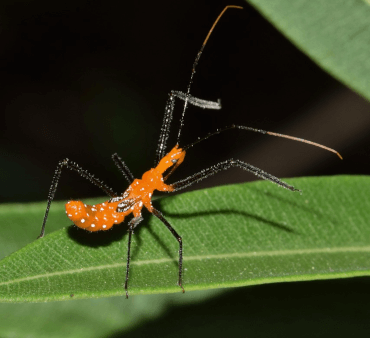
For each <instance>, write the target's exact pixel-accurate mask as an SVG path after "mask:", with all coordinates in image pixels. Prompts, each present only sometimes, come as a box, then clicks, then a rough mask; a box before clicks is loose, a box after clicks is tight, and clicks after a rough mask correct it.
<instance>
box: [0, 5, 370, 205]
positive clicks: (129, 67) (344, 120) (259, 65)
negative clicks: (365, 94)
mask: <svg viewBox="0 0 370 338" xmlns="http://www.w3.org/2000/svg"><path fill="white" fill-rule="evenodd" d="M232 3H233V4H235V5H241V6H243V7H244V10H236V9H231V10H229V11H228V12H227V13H226V14H225V16H224V17H223V18H222V20H221V21H220V23H219V25H218V26H217V28H216V29H215V31H214V33H213V35H212V36H211V39H210V40H209V43H208V44H207V46H206V48H205V51H204V53H203V56H202V58H201V60H200V63H199V66H198V68H197V74H196V76H195V78H194V85H193V87H192V93H193V95H195V96H198V97H201V98H203V99H208V100H217V99H218V98H220V99H221V100H222V104H223V109H222V110H221V111H204V110H202V109H199V108H193V107H191V108H190V109H189V110H188V113H187V116H186V120H185V122H186V125H185V128H184V131H183V139H182V144H183V145H184V144H187V143H189V142H192V141H193V140H195V139H196V137H198V136H202V135H205V134H206V133H207V132H209V131H212V130H215V129H216V128H219V127H222V126H225V125H229V124H231V123H236V124H242V125H247V126H252V127H257V128H261V129H266V130H272V131H276V132H280V133H286V134H291V135H294V136H299V137H302V138H306V139H310V140H313V141H316V142H319V143H323V144H325V145H327V146H329V147H333V148H335V149H337V150H338V151H339V152H340V153H342V155H343V157H344V161H340V160H339V159H338V158H337V157H336V156H335V155H333V154H331V153H329V152H325V151H323V150H321V149H317V148H314V147H311V146H307V145H302V144H300V143H298V142H292V141H286V140H281V139H277V138H275V137H269V136H264V135H259V134H253V133H248V132H243V131H239V132H226V133H225V134H224V135H222V136H217V137H214V138H213V139H211V140H209V141H207V142H204V143H202V144H200V145H198V146H197V147H196V148H194V149H192V150H191V151H189V152H188V154H187V158H186V161H185V163H184V164H183V165H182V166H181V169H179V170H178V172H176V174H175V175H174V176H173V180H176V179H179V178H183V177H185V176H186V175H190V174H192V173H194V172H196V171H198V170H200V169H203V168H205V167H207V166H210V165H212V164H215V163H217V162H219V161H222V160H225V159H228V158H230V157H234V158H239V159H241V160H244V161H247V162H249V163H251V164H253V165H255V166H258V167H260V168H262V169H264V170H265V171H268V172H270V173H271V174H274V175H276V176H279V177H293V176H307V175H335V174H367V173H368V161H369V154H368V152H367V148H368V145H369V143H370V134H369V133H368V129H369V127H370V114H369V112H370V106H369V104H368V103H367V102H366V101H365V100H363V99H362V98H360V97H359V96H357V95H356V94H354V93H353V92H351V91H350V90H348V89H347V88H345V87H344V86H343V85H341V84H340V83H338V82H337V81H336V80H334V79H333V78H332V77H331V76H329V75H328V74H327V73H325V72H324V71H322V70H321V69H320V68H318V67H317V66H316V65H315V64H314V63H313V62H312V61H311V60H310V59H309V58H308V57H307V56H305V55H303V54H302V53H301V52H300V51H299V50H297V49H296V48H295V47H294V46H293V45H292V44H291V43H290V42H289V41H288V40H286V39H285V38H284V37H283V36H282V35H281V34H280V33H279V32H278V31H276V30H275V28H274V27H273V26H272V25H271V24H270V23H269V22H267V21H266V20H265V19H264V18H263V17H262V16H261V15H260V14H259V13H258V12H256V11H255V10H254V9H253V8H252V7H250V6H249V5H248V4H246V3H244V2H243V1H234V2H232ZM226 4H230V3H229V2H226V1H212V2H206V1H196V2H195V1H188V2H171V1H161V2H150V1H147V2H144V3H143V2H140V3H139V2H122V1H120V2H118V1H105V2H102V1H64V2H60V3H55V2H45V1H32V2H27V1H24V2H14V1H8V2H7V1H5V2H2V10H1V35H0V38H1V62H0V64H1V69H0V82H1V92H0V97H1V98H0V102H1V107H0V111H1V114H2V115H3V116H4V118H3V119H2V121H3V122H2V123H1V124H0V130H1V132H0V137H1V140H0V183H1V189H0V194H1V201H2V202H24V201H42V200H46V197H47V192H48V189H49V186H50V183H51V179H52V176H53V172H54V170H55V167H56V165H57V163H58V161H59V160H61V159H63V158H65V157H68V158H70V159H72V160H74V161H76V162H77V163H79V164H80V165H81V166H82V167H83V168H85V169H88V170H89V171H90V172H92V173H94V174H95V175H96V176H97V177H99V178H101V179H102V180H103V181H104V182H106V183H107V184H108V185H110V186H112V187H113V188H114V190H116V191H123V190H124V189H125V188H126V183H125V181H124V180H123V178H122V177H121V175H120V173H119V172H118V170H117V169H116V168H115V166H114V164H113V162H112V161H111V158H110V156H111V154H112V153H114V152H118V153H119V154H120V156H121V157H122V158H123V159H124V160H125V162H126V163H127V164H128V165H129V167H130V168H131V170H132V172H133V173H134V175H135V176H141V174H142V173H143V172H144V171H145V170H147V169H149V168H150V167H152V166H153V161H154V155H155V150H156V145H157V139H158V136H159V129H160V126H161V123H162V116H163V112H164V107H165V103H166V100H167V95H168V93H169V92H170V90H171V89H175V90H183V91H184V90H186V86H187V83H188V80H189V77H190V71H191V67H192V63H193V61H194V58H195V55H196V53H197V52H198V50H199V48H200V46H201V44H202V42H203V40H204V38H205V36H206V34H207V32H208V30H209V29H210V27H211V25H212V23H213V21H214V20H215V18H216V17H217V15H218V14H219V13H220V11H221V10H222V9H223V7H224V6H225V5H226ZM180 113H181V104H180V102H178V104H177V109H176V114H177V115H175V118H174V122H175V123H174V124H173V134H176V133H177V127H178V123H177V122H178V119H179V116H180ZM174 142H175V139H174V138H172V139H171V140H170V144H169V146H170V147H172V146H173V145H174ZM254 179H255V177H254V176H252V175H250V174H248V173H244V172H240V171H239V170H238V169H233V170H232V171H229V172H224V173H221V174H218V175H216V176H215V177H213V178H211V179H209V180H207V181H204V183H202V184H201V185H199V186H197V188H200V187H204V186H215V185H220V184H226V183H234V182H245V181H248V180H254ZM101 194H102V193H101V192H100V191H99V190H98V189H97V188H95V187H94V186H91V185H90V184H89V183H88V182H85V181H84V180H83V179H81V178H80V177H78V176H77V175H76V174H75V173H71V172H68V173H65V174H63V177H62V179H61V182H60V186H59V190H58V192H57V195H56V198H57V199H68V198H74V199H76V198H83V197H87V196H99V195H101Z"/></svg>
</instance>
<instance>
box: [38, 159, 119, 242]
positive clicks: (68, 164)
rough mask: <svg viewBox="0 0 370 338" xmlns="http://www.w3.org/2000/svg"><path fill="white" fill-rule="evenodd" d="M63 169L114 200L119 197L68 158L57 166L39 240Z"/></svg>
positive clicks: (43, 232) (43, 231) (42, 234)
mask: <svg viewBox="0 0 370 338" xmlns="http://www.w3.org/2000/svg"><path fill="white" fill-rule="evenodd" d="M63 167H66V168H68V169H70V170H72V171H76V172H77V173H78V174H79V175H80V176H82V177H84V178H86V179H87V180H89V181H90V182H91V183H92V184H95V185H96V186H97V187H99V188H100V189H102V190H103V191H104V192H105V193H106V194H107V195H108V196H110V197H112V198H113V197H117V194H116V193H115V192H114V191H113V190H112V189H111V188H109V187H108V186H107V185H105V184H104V183H103V182H102V181H100V180H99V179H97V178H96V177H94V175H92V174H90V173H88V172H87V171H86V170H84V169H82V168H81V167H80V166H79V165H78V164H77V163H75V162H72V161H70V160H69V159H68V158H66V159H64V160H63V161H60V162H59V164H58V166H57V169H56V170H55V174H54V177H53V181H52V183H51V186H50V190H49V195H48V203H47V206H46V211H45V216H44V220H43V222H42V226H41V232H40V235H39V237H37V238H41V237H44V234H45V225H46V221H47V218H48V215H49V210H50V205H51V202H52V201H53V199H54V196H55V192H56V190H57V187H58V182H59V179H60V175H61V174H62V168H63Z"/></svg>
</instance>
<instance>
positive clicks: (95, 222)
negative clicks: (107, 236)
mask: <svg viewBox="0 0 370 338" xmlns="http://www.w3.org/2000/svg"><path fill="white" fill-rule="evenodd" d="M119 203H120V202H112V203H109V202H104V203H100V204H96V205H87V204H84V203H82V202H81V201H70V202H68V203H67V204H66V213H67V216H68V218H69V219H70V220H71V221H72V222H73V223H74V224H75V225H76V226H78V227H79V228H82V229H85V230H89V231H99V230H108V229H110V228H111V227H112V226H113V225H114V224H119V223H122V222H123V220H124V219H125V216H126V215H127V214H128V213H123V212H116V210H117V206H118V204H119Z"/></svg>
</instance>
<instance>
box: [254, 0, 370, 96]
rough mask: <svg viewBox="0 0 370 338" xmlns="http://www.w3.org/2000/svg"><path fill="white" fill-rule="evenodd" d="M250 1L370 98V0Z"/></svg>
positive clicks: (326, 66)
mask: <svg viewBox="0 0 370 338" xmlns="http://www.w3.org/2000/svg"><path fill="white" fill-rule="evenodd" d="M248 2H249V3H251V4H252V5H253V6H255V8H256V9H257V10H259V11H260V12H261V13H262V15H264V16H265V17H266V18H267V20H269V21H270V22H271V23H272V24H273V25H275V26H276V28H278V29H279V30H280V31H281V32H282V33H283V34H285V35H286V36H287V37H288V38H289V39H290V40H291V41H292V42H293V43H294V44H295V45H296V46H297V47H298V48H300V49H301V50H302V51H303V52H304V53H305V54H307V55H308V56H310V57H311V58H312V60H314V61H315V62H316V63H317V64H319V65H320V66H321V67H322V68H323V69H325V70H326V71H327V72H328V73H330V74H331V75H332V76H334V77H335V78H337V79H338V80H340V81H341V82H343V83H345V84H346V85H348V86H349V87H351V88H352V89H354V90H355V91H356V92H358V93H360V94H361V95H363V96H365V97H366V98H368V99H370V57H369V56H370V43H369V38H370V21H369V17H370V1H367V0H363V1H360V0H336V1H322V0H278V1H271V0H248Z"/></svg>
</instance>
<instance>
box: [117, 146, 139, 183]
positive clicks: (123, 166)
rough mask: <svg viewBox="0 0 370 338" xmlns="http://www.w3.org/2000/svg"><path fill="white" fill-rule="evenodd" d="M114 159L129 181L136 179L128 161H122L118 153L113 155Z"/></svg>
mask: <svg viewBox="0 0 370 338" xmlns="http://www.w3.org/2000/svg"><path fill="white" fill-rule="evenodd" d="M112 159H113V161H114V163H115V164H116V166H117V167H118V169H119V170H121V172H122V174H123V176H125V178H126V180H127V181H128V183H129V184H131V183H132V182H133V181H134V179H135V177H134V175H132V173H131V171H130V169H129V168H128V166H127V165H126V163H125V162H123V161H122V159H121V158H120V157H119V156H118V154H117V153H115V154H113V155H112Z"/></svg>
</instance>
